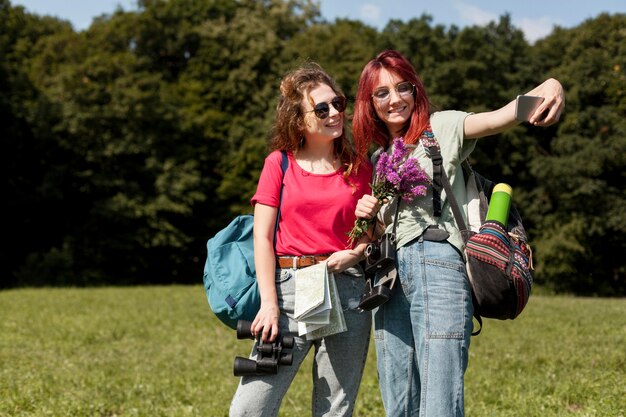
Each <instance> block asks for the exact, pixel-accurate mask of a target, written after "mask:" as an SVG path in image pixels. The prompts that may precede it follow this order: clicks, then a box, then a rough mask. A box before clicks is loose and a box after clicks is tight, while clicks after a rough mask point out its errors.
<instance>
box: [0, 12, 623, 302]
mask: <svg viewBox="0 0 626 417" xmlns="http://www.w3.org/2000/svg"><path fill="white" fill-rule="evenodd" d="M624 20H625V17H624V15H615V16H608V15H604V16H600V17H598V18H597V19H594V20H590V21H588V22H585V23H584V24H583V25H581V26H580V27H578V28H574V29H569V30H564V29H559V28H557V29H555V30H554V32H553V34H552V35H551V36H550V37H548V38H546V39H544V40H542V41H540V42H538V43H537V45H535V46H532V47H531V46H530V45H528V43H527V42H526V41H525V40H524V38H523V35H522V32H521V31H520V30H519V29H517V28H515V27H513V26H512V25H511V22H510V18H509V17H508V16H503V17H501V18H500V19H499V21H498V22H492V23H490V24H488V25H486V26H483V27H478V26H475V27H468V28H465V29H462V30H461V29H459V28H457V27H455V26H452V27H449V28H446V27H444V26H441V25H437V26H434V25H432V19H431V18H430V17H429V16H426V15H424V16H422V17H420V18H419V19H412V20H410V21H407V22H402V21H399V20H392V21H390V22H389V23H388V24H387V26H386V27H385V29H384V30H383V31H381V32H378V31H376V30H375V29H373V28H371V27H368V26H366V25H364V24H363V23H361V22H358V21H352V20H347V19H339V20H337V21H335V22H324V21H322V20H321V19H320V14H319V6H318V5H317V3H316V2H313V1H309V0H300V1H296V0H291V1H281V0H264V1H235V0H198V1H194V2H188V1H183V0H142V1H140V2H139V5H138V9H137V10H135V11H123V10H121V9H120V10H117V11H116V12H115V13H113V14H112V15H103V16H101V17H99V18H98V19H96V20H95V21H94V23H93V24H92V25H91V27H90V28H89V29H87V30H86V31H83V32H79V33H77V32H75V31H73V30H72V28H71V26H70V25H69V23H67V22H63V21H60V20H57V19H54V18H49V17H39V16H35V15H31V14H28V13H26V12H24V10H23V9H22V8H21V7H13V6H12V5H11V4H10V3H9V2H8V1H7V0H0V117H1V120H2V124H0V140H2V144H3V149H4V152H2V157H1V158H2V161H0V162H2V163H1V164H0V165H1V167H2V168H1V169H2V173H3V176H2V185H4V187H3V189H4V190H5V193H6V198H5V200H4V201H5V204H3V205H2V210H3V214H4V216H3V217H4V219H5V223H6V224H7V228H6V229H7V232H6V239H5V240H6V241H7V242H8V243H9V245H8V248H7V249H5V250H4V251H3V252H2V255H0V256H1V258H0V260H1V261H2V265H3V277H6V278H3V281H2V286H5V287H6V286H16V285H98V284H135V283H166V282H193V283H197V282H199V280H200V276H201V274H202V266H203V263H204V257H205V255H206V254H205V250H206V249H205V243H206V239H207V238H209V237H210V236H212V235H213V234H214V233H215V232H216V231H217V230H219V229H220V228H221V227H223V226H224V225H225V224H226V223H227V222H228V221H229V220H230V219H231V218H232V217H233V216H234V215H235V214H239V213H244V212H250V211H251V207H250V205H249V199H250V197H251V196H252V194H253V193H254V191H255V189H256V182H257V180H258V176H259V173H260V170H261V168H262V166H263V160H264V158H265V156H266V154H267V139H268V137H269V136H270V135H271V132H270V130H271V126H272V123H273V120H274V109H275V105H276V102H277V98H278V86H279V81H280V78H281V76H282V75H283V74H284V73H285V72H286V71H288V70H290V69H292V68H294V67H296V66H298V65H300V64H301V63H302V62H303V61H305V60H314V61H317V62H319V63H320V64H321V65H322V66H323V67H324V68H326V69H327V70H328V71H329V72H330V73H331V74H333V76H334V77H335V78H336V79H337V81H338V82H339V84H340V85H341V87H342V88H343V89H344V91H345V93H346V94H347V96H348V97H349V98H353V97H354V96H355V93H356V85H357V80H358V78H359V75H360V72H361V69H362V68H363V65H364V64H365V63H366V62H367V61H368V60H369V59H371V58H372V57H373V56H375V54H376V53H377V52H379V51H380V50H382V49H385V48H395V49H398V50H400V51H402V52H403V53H405V54H406V55H407V56H408V57H409V58H410V59H411V61H412V62H413V63H414V64H415V66H416V67H417V69H418V71H419V73H420V75H421V76H422V78H423V80H424V83H425V85H426V88H427V89H428V93H429V96H430V97H431V100H432V102H433V104H434V105H435V106H436V107H438V108H440V109H451V108H453V109H462V110H469V111H482V110H486V109H491V108H497V107H500V106H502V105H504V104H506V103H507V102H508V101H510V100H511V99H513V98H514V97H515V95H516V94H518V93H522V92H524V91H527V90H528V89H529V88H530V87H531V86H533V85H535V84H537V83H538V82H541V81H543V80H544V79H546V78H548V77H555V78H558V79H559V80H561V81H562V82H563V84H564V86H565V87H566V90H567V108H566V112H565V113H564V115H563V117H562V122H561V123H560V124H558V125H557V126H555V127H552V128H549V129H538V128H532V127H528V126H519V127H517V128H515V129H512V130H511V131H509V132H507V133H505V134H502V135H500V136H499V137H498V138H492V139H484V140H481V141H480V142H479V145H478V146H477V149H476V151H475V152H474V154H473V155H472V161H473V163H474V165H475V167H476V168H477V169H478V170H479V171H480V172H482V173H484V174H486V175H487V176H488V177H491V178H493V179H496V180H498V181H507V182H509V183H510V184H512V185H513V187H514V189H515V200H516V203H517V205H518V208H520V209H521V210H522V212H523V214H524V216H525V220H526V222H525V223H527V226H528V228H529V229H530V232H531V237H532V240H533V245H534V247H535V249H536V250H535V256H536V260H537V279H538V280H539V281H541V282H543V283H546V284H549V285H551V286H552V287H553V288H555V289H556V290H559V291H573V292H577V293H587V294H590V293H596V294H608V293H613V294H615V293H618V294H624V293H626V288H625V287H626V285H625V284H624V276H625V273H626V267H625V264H624V261H623V260H622V258H623V257H621V256H620V255H621V254H622V253H624V249H625V247H624V246H625V242H626V239H625V238H624V227H625V226H624V224H625V223H626V222H624V214H623V210H622V209H621V207H623V205H624V186H623V184H624V158H625V157H624V155H626V152H624V151H625V149H624V147H625V146H624V145H625V144H624V137H625V134H626V122H625V120H626V119H625V117H624V116H625V115H626V114H625V113H626V99H625V98H624V94H625V91H626V83H625V74H624V67H625V65H626V60H625V59H624V58H625V56H626V53H625V50H624V48H625V47H624V45H625V44H626V42H624V29H623V28H624V27H626V24H625V21H624ZM349 110H350V108H349ZM349 112H350V111H349Z"/></svg>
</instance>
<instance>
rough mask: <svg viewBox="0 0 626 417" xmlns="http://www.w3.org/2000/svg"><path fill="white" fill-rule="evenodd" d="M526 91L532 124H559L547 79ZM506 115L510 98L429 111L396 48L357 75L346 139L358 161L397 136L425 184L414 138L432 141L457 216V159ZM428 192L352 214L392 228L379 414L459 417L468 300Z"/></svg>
mask: <svg viewBox="0 0 626 417" xmlns="http://www.w3.org/2000/svg"><path fill="white" fill-rule="evenodd" d="M527 94H529V95H533V96H540V97H543V98H544V101H543V103H542V104H541V105H540V106H539V107H538V108H537V109H536V111H535V112H534V113H533V114H532V115H531V117H530V120H529V122H530V123H531V124H533V125H535V126H549V125H552V124H554V123H556V122H557V121H558V120H559V117H560V115H561V112H562V110H563V107H564V94H563V88H562V86H561V84H560V83H559V82H558V81H557V80H554V79H548V80H546V81H545V82H543V83H542V84H540V85H539V86H537V87H536V88H534V89H533V90H531V91H530V92H528V93H527ZM514 113H515V101H512V102H510V103H508V104H507V105H505V106H504V107H502V108H500V109H498V110H495V111H491V112H484V113H475V114H473V113H465V112H461V111H434V110H433V108H432V106H431V105H430V102H429V100H428V95H427V94H426V90H425V88H424V85H423V84H422V82H421V80H420V78H419V76H418V75H417V72H416V71H415V68H414V67H413V65H411V63H410V62H409V61H408V60H407V59H406V58H405V57H404V56H403V55H402V54H400V53H399V52H397V51H384V52H382V53H380V54H379V55H378V56H377V57H376V58H375V59H373V60H371V61H370V62H369V63H368V64H367V65H366V66H365V68H364V69H363V72H362V73H361V77H360V80H359V88H358V92H357V97H356V104H355V110H354V119H353V136H354V141H355V147H356V149H357V151H358V152H359V153H360V154H361V155H365V154H367V152H368V150H369V148H370V146H371V145H372V144H373V143H375V144H377V145H378V146H379V147H380V148H382V150H383V151H386V152H390V151H391V149H390V148H391V146H390V145H391V144H392V141H393V140H394V139H395V138H402V139H403V141H404V143H405V144H406V145H408V146H410V147H411V148H412V151H411V154H410V155H409V156H410V157H413V158H417V159H418V160H419V162H420V165H421V166H422V167H423V168H424V169H425V170H426V172H427V173H428V174H429V176H430V177H431V178H432V176H433V169H432V167H433V164H432V161H431V160H430V159H429V157H428V155H427V152H426V149H425V148H424V146H423V145H422V144H421V141H420V137H421V136H422V135H423V134H425V135H427V136H428V135H431V136H432V135H434V137H435V138H436V140H437V142H438V144H439V147H440V150H441V155H442V157H443V169H444V170H445V172H446V174H447V176H448V179H449V180H450V183H451V184H452V189H453V191H454V196H455V197H456V200H457V202H458V204H459V205H460V206H462V207H463V209H464V210H463V211H465V212H466V209H467V195H466V192H465V183H464V178H463V172H462V169H461V167H460V165H461V162H462V161H463V160H464V159H465V158H467V157H468V156H469V155H470V153H471V152H472V150H473V149H474V146H475V145H476V139H478V138H480V137H484V136H489V135H493V134H496V133H499V132H502V131H504V130H506V129H508V128H510V127H512V126H515V125H517V124H518V123H520V122H519V121H517V120H516V119H515V115H514ZM377 154H378V153H377ZM377 154H375V156H376V155H377ZM437 194H438V193H437V192H433V190H432V187H429V190H428V193H427V194H426V195H425V196H421V197H417V198H415V199H413V200H412V201H411V202H408V203H407V202H406V201H402V200H401V199H399V198H398V197H395V198H393V199H391V200H390V201H389V202H388V203H387V204H384V205H382V207H381V203H380V202H379V201H377V199H376V198H374V197H373V196H371V195H364V196H363V197H362V198H361V199H360V200H359V202H358V203H357V208H356V210H355V214H356V215H357V217H361V218H367V219H371V218H374V217H375V216H377V219H378V223H379V224H382V226H383V227H384V230H385V232H387V233H390V232H394V231H395V243H396V250H397V254H396V256H397V257H396V268H397V272H398V277H399V281H400V285H395V293H394V294H393V296H392V297H391V298H390V299H389V301H387V302H386V303H384V304H382V305H380V306H379V307H378V308H377V309H376V310H375V312H374V335H375V340H376V352H377V362H378V373H379V381H380V389H381V393H382V398H383V403H384V406H385V410H386V413H387V415H388V416H400V415H402V416H417V415H418V414H419V415H420V416H422V417H423V416H428V417H436V416H440V417H451V416H463V415H464V398H463V390H464V374H465V370H466V368H467V364H468V349H469V344H470V336H471V332H472V316H473V305H472V294H471V290H470V286H469V281H468V278H467V274H466V271H465V264H464V260H463V256H462V253H463V239H462V237H461V234H460V232H459V230H458V228H457V226H456V223H455V220H454V217H453V214H452V212H451V210H450V206H449V204H448V201H447V199H446V196H445V193H443V194H442V195H440V196H437ZM433 197H435V198H433ZM437 197H440V198H437ZM463 214H464V215H465V216H466V213H463ZM466 220H467V219H466ZM394 223H396V224H394ZM379 229H380V228H379Z"/></svg>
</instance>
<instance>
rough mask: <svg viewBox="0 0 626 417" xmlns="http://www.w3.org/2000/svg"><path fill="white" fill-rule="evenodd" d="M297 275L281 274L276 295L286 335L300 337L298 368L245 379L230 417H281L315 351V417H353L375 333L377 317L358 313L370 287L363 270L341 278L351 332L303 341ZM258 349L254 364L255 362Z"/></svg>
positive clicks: (338, 276)
mask: <svg viewBox="0 0 626 417" xmlns="http://www.w3.org/2000/svg"><path fill="white" fill-rule="evenodd" d="M293 273H294V270H293V269H280V270H277V271H276V290H277V293H278V306H279V307H280V311H281V315H280V318H279V327H280V331H281V333H282V334H287V333H291V334H293V335H294V336H296V337H295V345H294V347H293V349H291V352H292V353H293V364H292V365H289V366H287V365H285V366H279V368H278V374H276V375H264V376H244V377H242V378H241V380H240V382H239V386H238V387H237V391H236V392H235V396H234V397H233V400H232V402H231V405H230V417H238V416H258V417H261V416H263V417H266V416H267V417H269V416H276V415H277V414H278V409H279V407H280V404H281V402H282V399H283V397H284V396H285V394H286V393H287V389H288V388H289V386H290V385H291V382H292V380H293V379H294V377H295V376H296V373H297V372H298V369H299V368H300V365H301V364H302V361H303V360H304V358H305V357H306V355H307V354H308V352H309V350H310V349H311V348H314V349H315V359H314V361H313V375H312V377H313V393H312V416H313V417H317V416H351V415H352V412H353V410H354V402H355V400H356V396H357V393H358V389H359V385H360V383H361V376H362V375H363V367H364V366H365V360H366V357H367V350H368V347H369V339H370V333H371V330H372V329H371V323H372V320H371V314H370V313H368V312H360V311H358V310H357V309H356V307H357V305H358V303H359V300H360V297H361V294H363V291H364V287H365V279H364V276H363V272H362V270H361V268H360V267H356V268H349V269H347V270H346V271H344V272H343V273H341V274H335V282H336V283H337V289H338V291H339V295H340V298H341V304H342V308H343V313H344V317H345V320H346V325H347V327H348V330H347V331H345V332H343V333H337V334H334V335H331V336H328V337H325V338H322V339H319V340H313V341H310V340H306V339H305V338H304V337H298V336H297V334H298V324H297V321H295V320H294V319H293V311H294V294H295V283H294V281H295V280H294V279H293V277H294V274H293ZM255 358H256V355H255V354H254V349H253V350H252V354H251V355H250V359H255Z"/></svg>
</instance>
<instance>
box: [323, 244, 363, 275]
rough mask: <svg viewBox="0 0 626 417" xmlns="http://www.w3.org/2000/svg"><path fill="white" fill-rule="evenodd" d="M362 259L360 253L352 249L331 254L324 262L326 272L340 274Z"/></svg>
mask: <svg viewBox="0 0 626 417" xmlns="http://www.w3.org/2000/svg"><path fill="white" fill-rule="evenodd" d="M362 259H363V255H362V253H361V252H359V251H356V250H354V249H346V250H340V251H338V252H335V253H333V254H332V255H330V256H329V257H328V259H327V260H326V267H327V268H328V272H342V271H345V270H346V269H348V268H350V267H351V266H354V265H356V264H357V263H359V261H360V260H362Z"/></svg>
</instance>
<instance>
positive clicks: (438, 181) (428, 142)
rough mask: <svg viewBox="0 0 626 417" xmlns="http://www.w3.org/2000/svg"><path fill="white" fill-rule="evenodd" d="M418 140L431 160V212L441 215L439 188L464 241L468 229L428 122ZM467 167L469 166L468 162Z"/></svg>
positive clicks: (468, 233)
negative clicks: (446, 200) (444, 196)
mask: <svg viewBox="0 0 626 417" xmlns="http://www.w3.org/2000/svg"><path fill="white" fill-rule="evenodd" d="M420 142H422V145H423V146H424V149H425V150H426V155H428V157H429V158H430V159H431V161H432V162H433V214H434V216H435V217H441V205H442V204H441V190H444V191H445V192H446V198H447V199H448V202H449V203H450V209H451V210H452V214H453V216H454V220H455V221H456V224H457V227H458V228H459V231H460V232H461V236H462V237H463V241H464V242H466V241H467V239H469V238H470V231H469V229H468V227H467V225H466V224H465V220H463V214H462V213H461V208H460V206H459V203H458V202H457V201H456V197H455V196H454V193H453V192H452V186H451V185H450V180H449V179H448V175H447V174H446V170H445V169H444V168H443V157H442V156H441V148H440V147H439V142H437V138H436V137H435V134H434V133H433V131H432V129H431V127H430V123H429V124H428V125H427V126H426V128H425V129H424V132H423V133H422V135H421V136H420ZM468 167H469V169H471V167H470V166H469V164H468Z"/></svg>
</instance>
